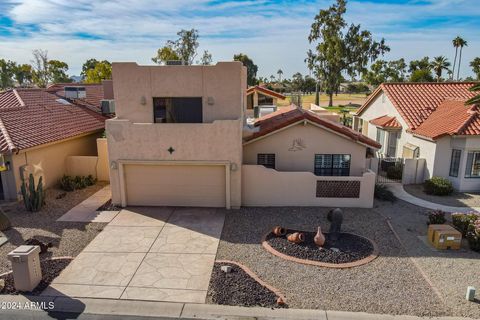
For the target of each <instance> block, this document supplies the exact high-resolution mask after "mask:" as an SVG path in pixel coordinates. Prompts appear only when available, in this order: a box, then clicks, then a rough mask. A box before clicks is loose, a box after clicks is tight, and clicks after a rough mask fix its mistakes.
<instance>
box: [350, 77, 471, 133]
mask: <svg viewBox="0 0 480 320" xmlns="http://www.w3.org/2000/svg"><path fill="white" fill-rule="evenodd" d="M474 84H475V82H440V83H437V82H429V83H413V82H412V83H407V82H406V83H382V84H381V85H380V86H379V87H378V88H377V89H376V90H375V91H374V92H373V93H372V94H371V95H370V96H369V97H368V99H367V101H365V103H364V104H363V105H362V107H361V108H360V109H358V111H357V113H356V114H357V115H361V113H362V112H363V111H364V110H366V109H367V108H368V107H369V105H370V103H371V102H372V101H373V100H374V99H375V98H376V97H377V95H378V94H379V93H381V92H384V93H385V95H386V96H387V97H388V99H389V100H390V101H391V102H392V104H393V106H394V107H395V108H396V109H397V111H398V113H399V114H400V115H401V116H402V118H403V119H404V120H405V122H406V123H407V125H408V127H409V129H410V130H414V129H415V128H417V127H418V126H420V125H421V124H422V123H423V122H424V121H425V120H427V119H428V117H429V116H430V115H431V114H432V113H433V112H434V111H435V110H436V109H437V107H438V106H439V105H440V104H441V103H442V102H443V101H444V100H459V101H466V100H468V99H470V98H472V97H473V96H474V95H475V93H473V92H471V91H469V90H468V89H469V88H471V87H472V86H473V85H474Z"/></svg>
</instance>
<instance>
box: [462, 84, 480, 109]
mask: <svg viewBox="0 0 480 320" xmlns="http://www.w3.org/2000/svg"><path fill="white" fill-rule="evenodd" d="M468 90H470V91H472V92H478V94H477V95H476V96H475V97H473V98H471V99H469V100H467V101H465V104H466V105H470V104H480V83H477V84H476V85H474V86H473V87H471V88H470V89H468Z"/></svg>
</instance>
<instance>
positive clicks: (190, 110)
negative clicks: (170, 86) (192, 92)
mask: <svg viewBox="0 0 480 320" xmlns="http://www.w3.org/2000/svg"><path fill="white" fill-rule="evenodd" d="M153 115H154V122H155V123H202V122H203V111H202V98H153Z"/></svg>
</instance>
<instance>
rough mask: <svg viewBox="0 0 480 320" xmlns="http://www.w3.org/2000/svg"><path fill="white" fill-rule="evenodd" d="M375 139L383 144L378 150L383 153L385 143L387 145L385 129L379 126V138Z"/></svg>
mask: <svg viewBox="0 0 480 320" xmlns="http://www.w3.org/2000/svg"><path fill="white" fill-rule="evenodd" d="M375 140H376V141H377V142H378V143H380V144H381V145H382V147H381V148H380V150H378V152H380V153H383V151H384V150H385V147H384V145H385V130H382V129H380V128H377V138H376V139H375Z"/></svg>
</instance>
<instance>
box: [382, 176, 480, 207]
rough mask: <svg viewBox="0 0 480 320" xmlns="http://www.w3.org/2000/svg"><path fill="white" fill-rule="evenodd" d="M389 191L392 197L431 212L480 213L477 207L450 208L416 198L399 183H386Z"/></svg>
mask: <svg viewBox="0 0 480 320" xmlns="http://www.w3.org/2000/svg"><path fill="white" fill-rule="evenodd" d="M385 185H386V186H387V187H388V189H390V191H392V192H393V195H394V196H395V197H397V198H398V199H400V200H403V201H405V202H408V203H411V204H414V205H416V206H419V207H424V208H427V209H431V210H442V211H446V212H470V211H480V208H479V207H451V206H446V205H443V204H438V203H434V202H430V201H427V200H423V199H420V198H417V197H415V196H413V195H411V194H410V193H408V192H407V191H405V189H403V185H402V184H401V183H388V184H385Z"/></svg>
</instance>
